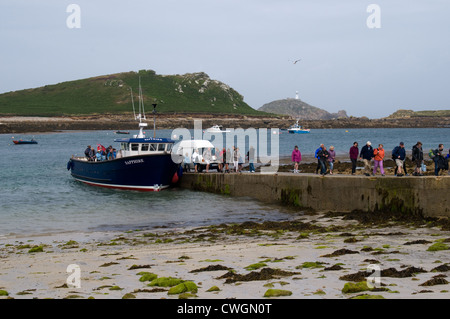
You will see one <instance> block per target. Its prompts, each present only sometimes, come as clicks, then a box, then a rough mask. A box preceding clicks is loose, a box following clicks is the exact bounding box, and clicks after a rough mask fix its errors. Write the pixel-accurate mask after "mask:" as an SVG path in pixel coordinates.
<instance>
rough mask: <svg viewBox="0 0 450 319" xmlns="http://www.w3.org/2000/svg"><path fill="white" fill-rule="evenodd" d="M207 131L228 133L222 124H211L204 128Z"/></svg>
mask: <svg viewBox="0 0 450 319" xmlns="http://www.w3.org/2000/svg"><path fill="white" fill-rule="evenodd" d="M206 132H208V133H230V131H229V130H223V129H222V125H213V126H211V127H210V128H208V129H207V130H206Z"/></svg>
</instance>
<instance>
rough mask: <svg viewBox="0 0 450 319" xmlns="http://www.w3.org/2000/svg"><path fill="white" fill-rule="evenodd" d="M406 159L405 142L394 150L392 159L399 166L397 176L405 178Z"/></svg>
mask: <svg viewBox="0 0 450 319" xmlns="http://www.w3.org/2000/svg"><path fill="white" fill-rule="evenodd" d="M405 158H406V151H405V144H404V143H403V142H400V145H399V146H396V147H395V148H394V149H393V150H392V159H394V160H395V164H396V165H397V171H396V174H395V176H403V162H404V161H405ZM405 173H406V172H405Z"/></svg>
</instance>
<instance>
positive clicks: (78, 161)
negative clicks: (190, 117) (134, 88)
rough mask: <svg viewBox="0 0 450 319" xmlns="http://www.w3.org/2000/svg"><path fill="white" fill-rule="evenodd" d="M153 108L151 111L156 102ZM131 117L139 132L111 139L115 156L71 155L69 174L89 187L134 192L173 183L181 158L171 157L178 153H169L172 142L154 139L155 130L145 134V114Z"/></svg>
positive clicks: (176, 178)
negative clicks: (99, 157) (115, 147)
mask: <svg viewBox="0 0 450 319" xmlns="http://www.w3.org/2000/svg"><path fill="white" fill-rule="evenodd" d="M140 95H141V94H140ZM141 102H142V101H140V103H141ZM153 107H154V109H153V113H155V108H156V104H153ZM133 110H134V105H133ZM140 110H141V104H140ZM142 114H144V109H143V103H142ZM135 118H136V119H139V134H138V135H134V136H133V137H131V138H122V139H115V140H114V142H117V143H120V150H119V151H118V152H117V155H116V156H115V157H113V158H111V159H107V160H101V161H96V160H92V159H89V158H88V157H75V156H72V158H71V159H70V160H69V162H68V163H67V169H68V170H70V172H71V175H72V177H73V178H74V179H76V180H77V181H80V182H83V183H86V184H89V185H93V186H101V187H107V188H115V189H123V190H137V191H160V190H163V189H166V188H168V187H170V186H172V185H173V184H175V183H176V182H177V181H178V180H179V178H180V177H181V174H182V169H181V166H180V164H179V163H181V160H178V158H176V159H175V161H174V160H173V159H172V157H173V156H174V157H177V156H178V155H175V154H174V155H173V156H172V154H171V153H172V147H173V145H174V143H175V142H174V141H173V140H171V139H166V138H156V137H155V129H154V134H153V135H154V136H153V137H146V136H145V133H144V128H146V127H147V123H145V122H143V120H145V114H144V115H143V116H141V112H139V115H138V116H137V117H136V115H135ZM107 158H108V157H107Z"/></svg>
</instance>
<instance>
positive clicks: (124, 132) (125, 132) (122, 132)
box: [114, 131, 130, 134]
mask: <svg viewBox="0 0 450 319" xmlns="http://www.w3.org/2000/svg"><path fill="white" fill-rule="evenodd" d="M114 133H116V134H130V132H128V131H115V132H114Z"/></svg>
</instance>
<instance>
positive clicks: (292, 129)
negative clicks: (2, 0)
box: [287, 121, 310, 134]
mask: <svg viewBox="0 0 450 319" xmlns="http://www.w3.org/2000/svg"><path fill="white" fill-rule="evenodd" d="M287 131H288V132H289V133H292V134H294V133H297V134H305V133H310V130H309V129H305V128H302V127H301V125H299V124H298V121H297V122H296V123H295V124H293V125H291V126H290V127H289V128H288V129H287Z"/></svg>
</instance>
